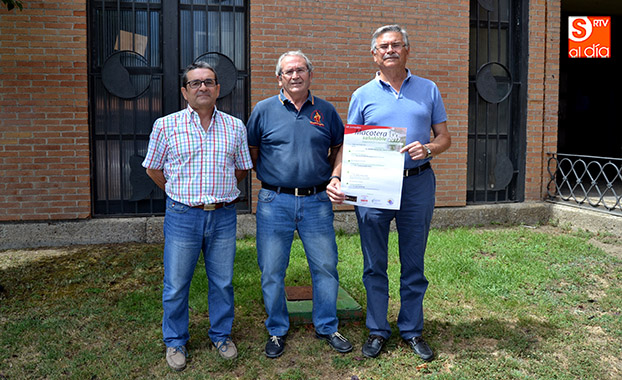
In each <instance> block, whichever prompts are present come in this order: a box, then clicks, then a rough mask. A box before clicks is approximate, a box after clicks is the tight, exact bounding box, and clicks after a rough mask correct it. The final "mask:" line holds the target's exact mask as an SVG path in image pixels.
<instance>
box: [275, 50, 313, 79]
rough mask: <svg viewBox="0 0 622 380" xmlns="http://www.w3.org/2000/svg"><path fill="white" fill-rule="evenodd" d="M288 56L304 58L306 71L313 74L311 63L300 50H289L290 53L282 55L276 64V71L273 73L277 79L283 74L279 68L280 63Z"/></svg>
mask: <svg viewBox="0 0 622 380" xmlns="http://www.w3.org/2000/svg"><path fill="white" fill-rule="evenodd" d="M290 55H297V56H298V57H302V58H304V60H305V62H306V63H307V69H308V70H309V72H310V73H311V72H313V64H312V63H311V60H310V59H309V58H308V57H307V56H306V55H305V54H304V53H303V52H301V51H300V50H291V51H288V52H287V53H283V54H282V55H281V56H280V57H279V60H278V61H277V62H276V71H275V72H274V73H275V74H276V76H277V77H278V76H279V75H281V74H282V73H283V69H282V68H281V63H282V62H283V59H285V57H288V56H290Z"/></svg>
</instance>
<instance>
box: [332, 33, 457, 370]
mask: <svg viewBox="0 0 622 380" xmlns="http://www.w3.org/2000/svg"><path fill="white" fill-rule="evenodd" d="M409 52H410V45H409V43H408V34H407V33H406V31H405V30H404V29H402V28H401V27H400V26H398V25H386V26H383V27H381V28H379V29H377V30H376V32H375V33H374V34H373V36H372V41H371V54H372V56H373V58H374V62H375V63H376V65H377V66H378V68H379V71H378V72H377V74H376V77H375V78H374V79H373V80H371V81H370V82H368V83H367V84H365V85H364V86H362V87H360V88H359V89H357V90H356V91H355V92H354V93H353V94H352V99H351V100H350V108H349V110H348V123H350V124H359V125H379V126H389V127H406V128H407V134H406V146H405V147H404V148H403V149H402V150H401V152H402V153H405V154H404V179H403V183H402V199H401V207H400V209H399V210H386V209H376V208H370V207H356V209H355V211H356V216H357V221H358V224H359V232H360V236H361V247H362V250H363V260H364V269H363V283H364V284H365V289H366V291H367V318H366V325H367V328H368V329H369V337H368V339H367V341H366V342H365V344H364V345H363V349H362V351H363V355H365V356H367V357H376V356H378V354H379V353H380V351H381V349H382V347H383V345H384V343H385V341H386V340H387V339H388V338H389V336H390V335H391V328H390V326H389V322H388V321H387V311H388V304H389V283H388V277H387V262H388V259H387V256H388V239H389V227H390V223H391V220H393V219H394V218H395V222H396V225H397V230H398V233H399V251H400V264H401V276H400V302H401V306H400V312H399V316H398V319H397V326H398V328H399V330H400V335H401V337H402V338H403V339H404V340H405V341H406V342H407V343H408V344H409V345H410V346H411V348H412V349H413V351H414V352H415V354H417V355H418V356H420V357H421V358H422V359H424V360H431V359H432V358H433V357H434V353H433V351H432V350H431V349H430V347H429V346H428V344H427V343H426V342H425V340H423V338H422V336H421V335H422V332H423V296H424V294H425V291H426V289H427V286H428V281H427V279H426V278H425V276H424V273H423V262H424V259H423V258H424V254H425V247H426V244H427V240H428V231H429V229H430V222H431V220H432V212H433V211H434V202H435V195H434V193H435V191H436V179H435V176H434V172H433V170H432V168H431V165H430V160H431V159H432V157H434V156H436V155H438V154H440V153H442V152H444V151H445V150H447V149H448V148H449V146H450V145H451V136H450V134H449V132H448V130H447V122H446V121H447V115H446V113H445V107H444V105H443V100H442V99H441V95H440V92H439V90H438V88H437V87H436V85H435V84H434V83H433V82H432V81H430V80H427V79H424V78H421V77H418V76H416V75H413V74H412V73H411V72H410V70H408V69H407V68H406V61H407V59H408V54H409ZM431 133H432V134H433V135H434V139H433V140H432V141H430V134H431ZM334 174H335V175H339V174H340V172H339V173H334ZM327 193H328V194H329V196H330V198H331V200H332V201H333V202H336V203H341V202H343V200H344V199H345V195H344V194H343V192H341V185H340V183H334V186H333V184H331V185H330V186H329V187H328V188H327Z"/></svg>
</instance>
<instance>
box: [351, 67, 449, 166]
mask: <svg viewBox="0 0 622 380" xmlns="http://www.w3.org/2000/svg"><path fill="white" fill-rule="evenodd" d="M444 121H447V113H446V112H445V105H444V104H443V99H442V98H441V93H440V91H439V90H438V87H436V84H435V83H434V82H432V81H431V80H429V79H425V78H421V77H418V76H416V75H412V74H411V73H410V70H408V76H407V77H406V79H404V83H403V84H402V87H401V88H400V91H399V92H396V91H395V90H394V89H393V87H391V85H389V84H388V83H386V82H383V81H382V80H380V78H379V77H378V76H376V78H374V79H373V80H371V81H370V82H368V83H366V84H365V85H363V86H362V87H359V88H358V89H357V90H356V91H354V93H353V94H352V99H350V107H349V109H348V124H359V125H378V126H385V127H401V128H407V132H406V144H410V143H412V142H414V141H419V142H421V143H422V144H427V143H429V142H430V132H431V129H432V125H433V124H438V123H442V122H444ZM428 161H429V159H427V160H416V161H413V160H412V159H411V158H410V156H409V155H408V154H404V168H405V169H410V168H414V167H417V166H420V165H423V164H424V163H426V162H428Z"/></svg>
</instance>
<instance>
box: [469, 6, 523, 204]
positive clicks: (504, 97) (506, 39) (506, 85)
mask: <svg viewBox="0 0 622 380" xmlns="http://www.w3.org/2000/svg"><path fill="white" fill-rule="evenodd" d="M470 13H471V17H470V19H471V21H470V33H471V35H470V62H469V133H468V144H469V145H468V161H467V167H468V169H467V203H469V204H473V203H495V202H518V201H523V200H524V196H525V194H524V193H525V158H524V157H525V148H526V137H525V136H526V114H527V101H526V98H527V97H526V91H527V85H526V78H527V48H526V46H525V42H526V41H527V40H528V38H527V22H526V21H527V20H528V1H527V0H471V11H470Z"/></svg>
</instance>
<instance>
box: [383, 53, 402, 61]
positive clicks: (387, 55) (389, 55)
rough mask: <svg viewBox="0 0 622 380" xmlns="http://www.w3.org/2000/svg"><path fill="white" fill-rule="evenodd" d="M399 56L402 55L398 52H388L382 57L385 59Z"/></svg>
mask: <svg viewBox="0 0 622 380" xmlns="http://www.w3.org/2000/svg"><path fill="white" fill-rule="evenodd" d="M399 57H400V55H399V54H397V53H387V54H385V55H383V56H382V59H383V60H385V59H389V58H399Z"/></svg>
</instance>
